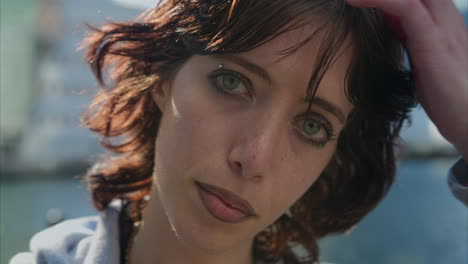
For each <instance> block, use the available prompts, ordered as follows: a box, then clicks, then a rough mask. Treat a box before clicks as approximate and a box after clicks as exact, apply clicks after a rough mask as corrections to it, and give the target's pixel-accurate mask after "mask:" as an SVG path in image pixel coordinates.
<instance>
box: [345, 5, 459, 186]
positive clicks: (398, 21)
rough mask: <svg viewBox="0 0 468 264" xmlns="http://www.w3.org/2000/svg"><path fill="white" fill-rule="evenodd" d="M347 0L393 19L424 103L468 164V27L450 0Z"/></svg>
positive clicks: (441, 130) (426, 109) (435, 121)
mask: <svg viewBox="0 0 468 264" xmlns="http://www.w3.org/2000/svg"><path fill="white" fill-rule="evenodd" d="M347 2H348V3H349V4H351V5H354V6H357V7H374V8H378V9H380V10H382V11H383V12H384V13H386V14H387V17H391V18H392V19H391V21H392V28H394V29H395V30H396V31H397V32H396V33H397V34H398V35H399V36H400V38H401V39H402V41H403V43H404V45H405V47H406V50H407V51H408V53H409V56H410V59H411V64H412V68H413V77H414V78H415V84H416V93H417V97H418V99H419V101H420V102H421V105H422V106H423V108H424V110H425V111H426V112H427V114H428V116H429V117H430V118H431V120H432V121H433V122H434V124H435V125H436V126H437V128H438V129H439V131H440V132H441V134H442V135H443V136H444V137H445V138H446V139H447V140H448V141H449V142H451V143H452V144H453V145H454V146H455V147H456V148H457V149H458V151H459V152H460V154H461V155H462V156H463V157H464V159H465V161H467V162H468V118H467V113H468V75H467V73H468V30H467V27H466V26H465V23H464V22H463V17H462V16H461V14H460V12H458V10H457V8H456V7H455V5H454V4H453V2H452V0H424V1H421V0H347ZM466 177H468V175H467V176H466Z"/></svg>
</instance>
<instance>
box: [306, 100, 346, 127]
mask: <svg viewBox="0 0 468 264" xmlns="http://www.w3.org/2000/svg"><path fill="white" fill-rule="evenodd" d="M304 102H306V103H309V100H307V99H306V98H304ZM312 105H316V106H318V107H320V108H322V109H323V110H325V111H327V112H328V113H330V114H332V115H334V116H335V117H336V118H337V119H338V120H339V121H340V122H341V123H342V124H344V123H345V120H346V118H345V114H344V113H343V111H342V110H341V109H340V108H339V107H338V106H336V105H335V104H333V103H331V102H330V101H328V100H326V99H324V98H322V97H320V96H317V95H315V96H314V98H313V99H312Z"/></svg>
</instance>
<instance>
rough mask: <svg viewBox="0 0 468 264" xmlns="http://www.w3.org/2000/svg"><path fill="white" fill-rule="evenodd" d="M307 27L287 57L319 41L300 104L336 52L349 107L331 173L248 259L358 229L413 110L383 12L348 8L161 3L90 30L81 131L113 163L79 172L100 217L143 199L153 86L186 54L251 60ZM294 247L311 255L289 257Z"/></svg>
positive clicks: (382, 185)
mask: <svg viewBox="0 0 468 264" xmlns="http://www.w3.org/2000/svg"><path fill="white" fill-rule="evenodd" d="M314 19H315V20H314ZM308 23H314V25H316V28H317V30H316V31H314V32H311V33H310V35H309V36H308V37H307V38H305V40H304V41H302V42H300V43H298V44H297V45H295V46H293V47H291V48H289V49H287V50H284V51H283V52H282V54H284V56H288V55H290V54H292V53H294V52H295V51H296V50H298V49H300V48H301V47H302V46H303V45H304V44H306V43H308V42H309V41H311V40H312V39H314V37H315V36H316V35H317V34H318V33H319V32H320V33H323V34H324V36H325V38H324V40H323V41H322V43H321V45H320V48H319V55H318V56H317V58H316V60H315V62H314V61H311V72H312V75H311V76H312V77H311V78H310V81H309V86H308V91H307V96H308V98H309V99H310V100H311V101H310V102H312V99H313V96H314V94H315V91H316V90H317V87H318V85H319V84H320V81H321V79H322V77H323V75H324V74H325V73H326V71H327V70H328V68H329V67H330V66H331V65H332V64H333V63H334V61H335V59H336V57H337V56H339V51H340V50H342V49H343V48H351V49H352V51H353V58H352V60H351V65H350V66H349V69H348V72H347V78H346V83H344V85H346V95H347V98H348V99H349V100H350V101H351V103H352V104H353V106H354V108H353V110H352V112H351V113H350V115H349V117H348V120H347V123H346V125H345V127H344V129H343V131H342V132H341V134H340V136H339V138H338V145H337V150H336V153H335V154H334V156H333V157H332V159H331V161H330V162H329V164H328V166H327V168H326V169H325V170H324V172H323V173H322V175H321V176H320V177H319V179H318V180H317V181H316V182H315V183H314V184H313V185H312V186H311V187H310V188H309V189H308V190H307V192H306V193H305V194H304V195H303V196H302V197H301V198H300V199H299V200H298V201H297V202H296V203H295V204H294V205H293V206H292V208H291V214H284V215H282V216H281V217H280V218H279V219H277V220H276V221H275V222H274V223H273V224H272V225H271V226H270V227H269V228H268V229H267V230H264V231H262V232H261V233H259V234H258V235H257V236H256V238H255V243H254V257H255V259H257V260H263V261H265V262H269V261H276V260H278V259H280V258H281V259H283V260H284V261H285V262H286V263H314V262H315V261H317V260H318V258H319V248H318V245H317V240H318V239H320V238H322V237H324V236H326V235H328V234H331V233H341V232H344V231H346V230H348V229H349V228H351V227H352V226H354V225H355V224H356V223H357V222H359V221H360V220H361V219H362V218H363V217H364V216H365V215H366V214H367V213H368V212H369V211H371V210H372V209H373V208H374V207H375V206H376V205H377V204H378V203H379V202H380V201H381V199H382V198H383V197H384V196H385V195H386V193H387V192H388V190H389V188H390V186H391V185H392V183H393V181H394V177H395V163H396V158H395V146H394V145H395V144H394V142H395V141H396V140H397V138H398V135H399V132H400V129H401V127H402V124H403V123H404V121H405V120H406V119H407V118H408V112H409V110H410V108H411V107H413V106H415V104H416V101H415V97H414V92H413V88H412V83H411V80H410V78H409V74H408V72H406V71H405V70H404V68H403V67H402V61H403V51H402V48H401V45H400V43H399V42H398V41H397V40H396V39H395V38H394V36H392V34H391V33H390V31H389V30H388V29H387V28H386V27H385V23H384V20H383V16H382V14H381V13H380V12H378V11H376V10H374V9H358V8H353V7H351V6H348V5H346V4H345V1H344V0H232V1H221V0H213V1H205V0H191V1H190V0H166V1H163V3H162V4H160V5H159V6H157V8H155V9H153V10H149V11H148V12H146V13H144V14H143V15H142V16H140V17H139V18H138V19H137V20H135V21H133V22H127V23H116V22H109V23H107V24H106V25H104V26H102V27H100V28H92V29H93V31H94V32H93V33H92V34H91V35H90V36H89V37H88V38H87V39H86V42H85V43H86V45H87V47H88V50H87V59H88V61H89V64H90V66H91V68H92V70H93V72H94V74H95V75H96V78H97V80H98V81H99V83H100V84H101V86H102V89H101V90H100V92H99V93H98V95H97V96H96V97H95V99H94V101H93V103H92V104H91V105H90V107H89V108H88V110H87V112H85V113H84V114H83V124H84V125H85V126H86V127H88V128H89V129H91V130H92V131H94V132H96V133H97V134H99V135H100V136H101V143H102V144H103V146H104V147H105V148H106V149H108V150H110V151H112V152H114V153H116V154H118V155H116V156H113V157H107V158H105V159H104V160H102V161H100V162H99V163H97V164H96V165H95V166H94V167H93V168H92V169H91V170H90V171H89V172H88V173H87V175H86V179H87V183H88V187H89V189H90V190H91V193H92V198H93V203H94V206H95V207H96V208H97V209H98V210H104V209H105V208H106V207H107V206H108V205H109V203H110V202H111V201H112V200H114V199H122V200H124V201H127V202H138V201H141V200H142V199H143V197H144V196H145V195H147V194H149V192H150V189H151V186H152V175H153V166H154V153H155V149H154V142H155V139H156V136H157V131H158V125H159V121H160V118H161V112H160V111H159V109H158V108H157V106H156V104H155V103H154V101H153V100H152V97H151V94H150V91H151V89H153V88H154V87H156V86H158V85H160V84H161V83H162V82H165V81H170V80H171V78H172V77H173V76H174V74H175V73H176V72H177V69H178V68H179V67H180V66H181V65H182V64H183V63H184V62H185V61H186V60H187V59H188V58H189V57H190V56H192V55H195V54H198V55H210V54H221V53H240V52H246V51H249V50H252V49H254V48H256V47H258V46H260V45H262V44H264V43H265V42H267V41H269V40H271V39H274V38H275V37H277V36H279V35H281V34H283V33H285V32H288V31H291V30H293V29H295V28H299V27H301V26H303V25H305V24H308ZM348 37H350V39H351V41H350V42H347V41H346V40H347V39H348ZM345 43H349V46H347V47H344V46H343V45H345ZM139 213H141V212H139ZM297 246H300V247H302V248H303V249H305V251H306V252H307V253H308V255H307V256H306V257H299V256H298V254H295V251H294V248H296V247H297Z"/></svg>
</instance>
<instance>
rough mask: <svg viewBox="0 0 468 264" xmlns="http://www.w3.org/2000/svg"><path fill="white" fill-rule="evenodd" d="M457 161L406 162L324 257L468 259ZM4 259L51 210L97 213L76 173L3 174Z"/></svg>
mask: <svg viewBox="0 0 468 264" xmlns="http://www.w3.org/2000/svg"><path fill="white" fill-rule="evenodd" d="M453 161H454V160H453V159H450V160H442V159H438V160H431V161H430V162H429V161H411V162H403V163H402V164H400V167H399V170H398V175H399V179H398V180H397V182H396V183H395V185H394V187H393V189H392V190H391V191H390V193H389V195H388V196H387V198H386V199H385V200H384V201H383V202H382V204H381V205H380V206H379V207H378V208H377V209H376V210H375V211H373V212H372V213H371V214H369V215H368V216H367V217H366V218H365V219H364V220H363V221H362V222H361V223H360V224H359V225H358V227H357V229H356V230H354V231H353V232H352V233H351V234H350V235H348V236H335V237H330V238H326V239H325V240H323V241H322V242H321V246H322V247H321V249H322V260H323V261H327V262H330V263H334V264H367V263H370V264H441V263H444V264H445V263H450V264H463V263H468V256H467V251H468V241H467V239H468V237H467V236H468V235H467V232H468V220H467V219H468V217H467V209H466V208H465V207H464V206H463V205H462V204H461V203H460V202H458V201H457V200H455V198H454V197H453V196H452V195H451V193H450V190H449V188H448V186H447V183H446V177H445V175H446V172H447V170H448V168H449V167H450V165H451V164H452V163H453ZM0 198H1V199H0V210H1V214H0V223H1V225H0V249H1V251H0V263H5V264H6V263H8V259H10V258H11V256H13V255H14V254H15V253H17V252H20V251H25V250H27V248H28V243H29V239H30V237H31V236H32V235H33V234H34V233H36V232H38V231H39V230H41V229H43V228H45V227H47V225H48V224H47V221H46V213H47V211H48V210H49V209H51V208H58V209H60V211H61V212H62V213H63V215H64V217H65V218H74V217H78V216H85V215H92V214H95V212H94V210H93V209H92V207H91V205H90V204H91V203H90V198H89V196H88V194H87V192H86V190H85V188H84V187H83V185H82V184H81V183H80V181H79V180H77V179H72V177H70V179H63V178H61V179H59V180H56V179H53V180H52V179H49V180H39V179H38V180H28V181H24V180H17V181H12V180H9V181H6V180H4V181H2V182H1V185H0Z"/></svg>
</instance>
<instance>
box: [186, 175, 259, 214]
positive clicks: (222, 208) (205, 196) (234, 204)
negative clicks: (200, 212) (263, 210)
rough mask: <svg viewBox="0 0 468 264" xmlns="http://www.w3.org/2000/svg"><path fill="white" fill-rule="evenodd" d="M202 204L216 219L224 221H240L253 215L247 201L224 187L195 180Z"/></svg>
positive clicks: (253, 212)
mask: <svg viewBox="0 0 468 264" xmlns="http://www.w3.org/2000/svg"><path fill="white" fill-rule="evenodd" d="M195 184H196V185H197V187H198V189H199V193H200V197H201V199H202V202H203V204H204V205H205V207H206V208H207V209H208V211H209V212H210V213H211V214H212V215H213V216H214V217H216V218H217V219H219V220H222V221H224V222H240V221H242V220H244V219H245V218H248V217H251V216H255V215H256V213H255V210H254V209H253V208H252V206H251V205H250V203H249V202H247V201H246V200H244V199H242V198H241V197H239V196H238V195H237V194H235V193H233V192H231V191H228V190H226V189H223V188H220V187H217V186H214V185H211V184H206V183H201V182H198V181H196V182H195Z"/></svg>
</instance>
